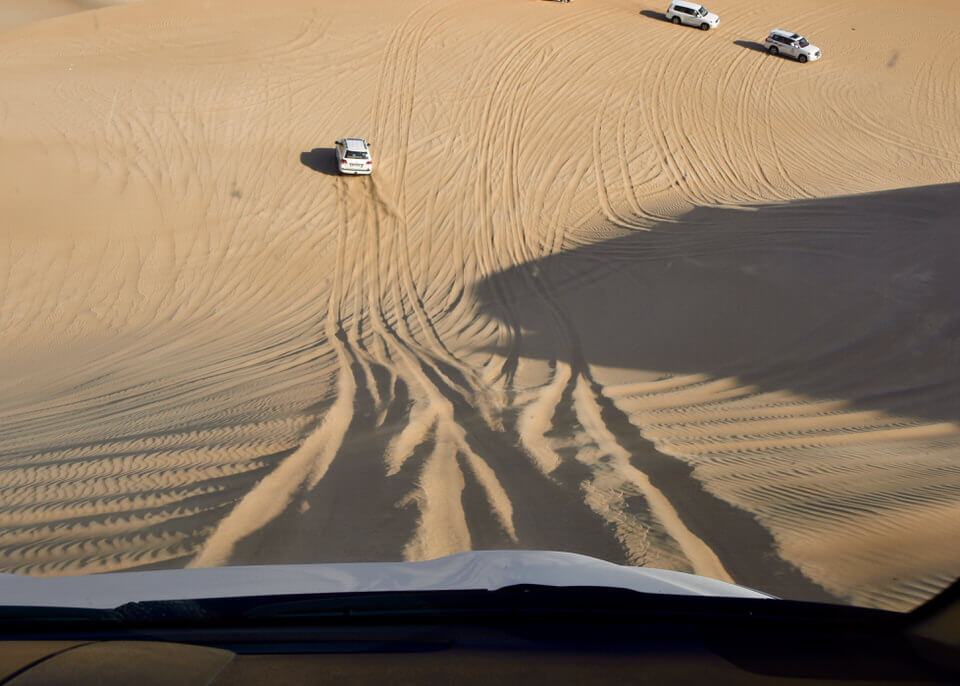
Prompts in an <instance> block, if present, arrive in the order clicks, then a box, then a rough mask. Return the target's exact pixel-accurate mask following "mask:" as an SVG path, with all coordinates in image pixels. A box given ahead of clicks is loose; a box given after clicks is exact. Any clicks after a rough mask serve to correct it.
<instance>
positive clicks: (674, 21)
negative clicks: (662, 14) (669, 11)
mask: <svg viewBox="0 0 960 686" xmlns="http://www.w3.org/2000/svg"><path fill="white" fill-rule="evenodd" d="M670 21H672V22H673V23H674V24H679V23H680V17H674V18H673V19H671V20H670Z"/></svg>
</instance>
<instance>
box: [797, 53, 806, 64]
mask: <svg viewBox="0 0 960 686" xmlns="http://www.w3.org/2000/svg"><path fill="white" fill-rule="evenodd" d="M806 61H807V56H806V55H800V57H798V58H797V62H799V63H800V64H803V63H804V62H806Z"/></svg>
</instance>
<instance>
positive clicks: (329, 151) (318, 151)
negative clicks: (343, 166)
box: [300, 148, 340, 176]
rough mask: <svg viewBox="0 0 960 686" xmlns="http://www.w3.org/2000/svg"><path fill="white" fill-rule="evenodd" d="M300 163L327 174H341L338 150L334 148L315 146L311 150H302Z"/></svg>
mask: <svg viewBox="0 0 960 686" xmlns="http://www.w3.org/2000/svg"><path fill="white" fill-rule="evenodd" d="M300 163H301V164H303V166H304V167H308V168H309V169H312V170H313V171H315V172H320V173H321V174H326V175H327V176H339V175H340V170H339V169H338V168H337V152H336V150H334V149H333V148H314V149H313V150H311V151H310V152H302V153H300Z"/></svg>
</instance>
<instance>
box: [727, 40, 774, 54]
mask: <svg viewBox="0 0 960 686" xmlns="http://www.w3.org/2000/svg"><path fill="white" fill-rule="evenodd" d="M733 44H734V45H739V46H740V47H741V48H746V49H747V50H755V51H756V52H762V53H766V52H767V49H766V48H765V47H763V44H762V43H757V42H756V41H752V40H735V41H733Z"/></svg>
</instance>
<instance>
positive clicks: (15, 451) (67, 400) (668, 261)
mask: <svg viewBox="0 0 960 686" xmlns="http://www.w3.org/2000/svg"><path fill="white" fill-rule="evenodd" d="M901 5H902V3H901V4H898V3H893V2H889V1H887V0H880V1H879V2H870V3H863V4H862V5H860V4H858V3H844V4H838V3H828V2H825V1H823V2H821V1H819V0H816V1H811V2H805V3H802V5H798V6H797V7H793V8H784V7H783V6H782V5H781V4H780V3H774V2H747V1H746V0H728V1H726V2H723V3H722V4H719V5H715V6H711V9H712V10H714V11H717V12H718V13H719V14H720V15H721V16H722V21H723V23H722V24H721V27H720V28H719V29H718V30H717V31H711V32H700V31H696V30H694V29H687V28H682V27H674V26H672V25H670V24H668V23H666V22H664V21H663V20H662V17H661V16H660V15H659V10H660V9H661V8H660V7H659V6H658V7H656V8H649V9H648V8H647V7H646V6H645V5H644V4H643V3H639V4H638V3H634V2H626V1H620V0H589V1H588V0H582V1H580V2H577V3H571V4H567V5H563V4H557V3H547V2H527V1H525V0H490V1H488V2H483V3H482V6H481V5H480V4H478V3H466V2H462V1H459V0H458V1H453V0H432V1H425V2H421V1H414V0H411V1H409V2H407V1H397V0H391V1H390V2H385V1H384V0H356V1H355V2H351V3H340V2H335V1H334V0H315V1H313V2H308V1H306V0H282V1H277V0H275V1H274V2H269V3H267V2H255V1H252V0H241V1H238V0H229V1H228V0H210V1H209V2H204V3H197V2H194V1H192V0H191V1H188V0H153V1H151V2H144V3H136V4H129V5H125V6H121V7H112V8H106V9H103V10H96V11H92V12H82V13H78V14H75V15H72V16H68V17H60V18H57V19H53V20H49V21H44V22H38V23H35V24H31V25H26V26H20V27H18V28H16V29H12V30H10V31H8V32H6V33H4V34H0V58H2V60H3V62H4V64H5V67H6V68H5V70H4V72H3V74H2V75H0V122H2V129H0V131H2V139H0V146H2V150H3V156H4V164H3V165H2V166H0V208H2V212H3V217H4V228H3V238H4V240H3V241H2V242H0V298H2V300H0V320H2V322H3V325H4V326H3V330H2V333H0V451H2V462H0V492H2V497H0V567H2V568H3V569H5V570H7V571H19V572H24V573H31V574H63V573H85V572H95V571H107V570H116V569H125V568H130V567H136V566H142V565H160V566H164V565H166V566H177V565H181V566H182V565H185V564H197V565H205V564H226V563H243V562H246V563H249V562H258V563H268V562H281V561H284V562H289V561H299V562H307V561H328V560H344V559H353V560H361V559H363V560H376V559H404V558H405V559H420V558H424V557H430V556H434V555H440V554H445V553H449V552H454V551H458V550H463V549H467V548H470V547H475V548H485V547H487V548H488V547H536V548H555V549H565V550H574V551H579V552H586V553H590V554H595V555H598V556H601V557H605V558H607V559H612V560H615V561H629V562H632V563H635V564H647V565H651V566H658V567H668V568H675V569H683V570H692V571H697V572H699V573H703V574H708V575H711V576H716V577H718V578H733V579H734V580H736V581H739V582H741V583H746V584H748V585H752V586H755V587H757V588H762V589H765V590H770V591H772V592H775V593H780V594H783V595H788V596H793V597H808V598H827V597H831V596H833V597H838V598H841V599H843V600H848V601H852V602H857V603H862V604H872V605H878V606H883V607H899V608H903V607H909V606H911V605H913V604H915V603H916V602H918V601H919V600H921V599H922V598H924V597H926V596H928V595H929V594H931V593H932V592H933V591H934V590H935V589H936V588H939V587H941V586H942V585H944V584H945V583H946V582H947V581H948V580H949V579H950V578H952V576H954V575H955V574H956V573H957V571H958V570H960V550H958V549H957V547H956V546H955V545H953V544H952V542H953V541H955V540H957V536H958V534H960V516H958V514H960V431H958V425H957V417H958V409H960V401H958V398H960V384H958V379H957V369H958V365H957V364H956V362H957V360H958V355H960V344H958V337H960V322H958V315H957V312H958V311H960V310H958V309H957V307H956V305H957V303H956V296H955V295H954V293H956V292H958V291H957V288H956V287H957V283H956V277H955V275H954V272H955V270H954V269H953V267H952V264H951V260H950V257H949V256H950V255H951V254H953V255H955V254H957V250H956V248H957V247H958V246H957V241H958V239H957V235H956V221H955V218H956V216H957V207H958V196H960V191H958V190H957V186H955V185H938V184H950V183H953V182H956V181H958V180H960V135H958V134H960V90H958V88H957V86H956V84H957V83H960V55H955V54H951V53H949V52H946V53H945V52H944V51H941V50H937V49H936V46H937V45H951V44H952V45H956V44H958V43H960V28H958V27H960V7H957V6H955V5H954V4H953V3H950V2H942V3H934V5H936V10H937V11H936V12H927V13H922V14H921V13H916V12H911V11H909V9H908V8H904V7H902V6H901ZM864 7H869V12H865V11H863V8H864ZM641 10H642V11H641ZM950 17H953V18H954V19H955V20H953V21H951V20H949V18H950ZM774 26H782V27H784V28H791V29H795V30H799V31H802V32H804V33H805V34H807V35H808V36H809V37H810V38H811V39H812V40H813V41H814V42H815V43H817V44H818V45H819V46H820V47H821V48H822V49H823V51H824V55H825V57H824V59H823V60H822V61H821V62H819V63H815V64H809V65H799V64H797V63H795V62H792V61H788V60H784V59H777V58H772V57H768V56H766V55H764V54H763V53H762V52H761V51H759V50H758V45H757V42H756V41H759V40H760V39H761V38H762V37H763V36H764V35H765V32H766V31H767V30H769V29H770V28H772V27H774ZM342 135H361V136H366V137H368V138H370V139H371V140H373V141H374V143H375V148H374V150H375V151H376V155H377V160H376V163H377V170H376V174H375V175H374V176H373V177H372V178H339V177H336V176H335V175H333V174H332V172H333V170H334V169H335V166H334V164H333V160H332V152H331V150H330V146H331V145H332V142H333V140H334V139H335V138H337V137H339V136H342ZM918 187H927V188H918ZM898 189H907V190H898ZM864 194H867V195H864ZM951 251H952V252H951ZM781 557H782V559H781Z"/></svg>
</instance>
